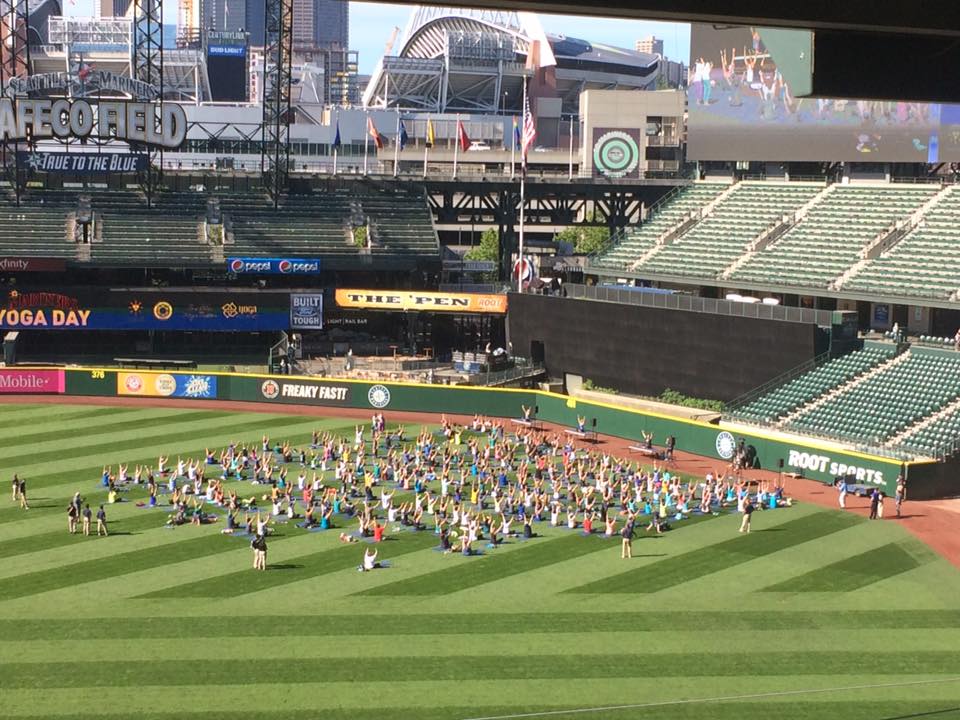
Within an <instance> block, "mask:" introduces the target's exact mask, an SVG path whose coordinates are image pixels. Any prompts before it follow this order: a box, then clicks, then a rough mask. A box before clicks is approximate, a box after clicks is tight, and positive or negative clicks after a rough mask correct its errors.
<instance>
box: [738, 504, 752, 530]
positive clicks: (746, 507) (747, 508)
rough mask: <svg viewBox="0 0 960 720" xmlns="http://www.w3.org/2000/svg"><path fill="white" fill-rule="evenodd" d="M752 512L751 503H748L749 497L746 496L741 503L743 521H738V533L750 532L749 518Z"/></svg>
mask: <svg viewBox="0 0 960 720" xmlns="http://www.w3.org/2000/svg"><path fill="white" fill-rule="evenodd" d="M753 510H754V507H753V503H752V502H751V501H750V497H749V496H748V497H747V498H746V499H745V500H744V501H743V520H741V521H740V532H742V533H749V532H750V518H751V516H752V515H753Z"/></svg>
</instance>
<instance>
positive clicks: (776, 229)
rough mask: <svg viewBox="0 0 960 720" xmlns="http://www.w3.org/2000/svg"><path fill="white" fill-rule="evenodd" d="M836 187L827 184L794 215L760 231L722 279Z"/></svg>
mask: <svg viewBox="0 0 960 720" xmlns="http://www.w3.org/2000/svg"><path fill="white" fill-rule="evenodd" d="M836 187H837V185H836V184H832V185H827V186H825V187H824V188H823V190H821V191H820V192H818V193H817V194H816V195H814V196H813V197H812V198H810V200H809V201H808V202H807V203H806V204H805V205H803V206H801V207H800V208H798V209H797V211H796V212H795V213H793V214H792V215H791V214H789V213H788V214H786V215H784V216H783V217H781V218H780V219H779V220H777V221H775V222H774V224H773V225H771V226H770V227H769V228H767V229H766V230H764V231H763V232H762V233H760V235H758V236H757V237H756V238H755V239H754V241H753V242H752V243H750V245H749V246H748V247H747V251H746V252H745V253H744V254H743V255H741V256H740V257H738V258H737V259H736V260H734V261H733V263H731V264H730V265H729V266H728V267H727V268H726V270H724V271H723V272H722V273H720V278H721V279H722V280H727V279H728V278H730V277H731V276H732V275H733V274H734V273H736V272H737V270H739V269H740V268H742V267H743V266H744V265H746V264H747V263H749V262H750V261H751V260H753V258H754V257H756V255H757V253H759V252H762V251H763V250H766V249H767V248H768V247H770V246H771V245H773V243H775V242H776V241H777V240H779V239H780V238H781V237H783V235H785V234H786V233H787V232H789V231H790V229H791V228H793V226H794V225H796V224H797V223H799V222H802V221H803V218H805V217H806V216H807V215H808V214H809V213H810V211H811V210H812V209H813V208H815V207H817V205H819V204H820V203H822V202H824V200H825V199H826V198H827V197H829V195H830V193H832V192H833V191H834V190H835V189H836Z"/></svg>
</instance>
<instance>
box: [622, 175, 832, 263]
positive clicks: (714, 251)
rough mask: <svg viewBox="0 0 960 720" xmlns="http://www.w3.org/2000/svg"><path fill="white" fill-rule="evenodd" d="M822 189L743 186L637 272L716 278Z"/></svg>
mask: <svg viewBox="0 0 960 720" xmlns="http://www.w3.org/2000/svg"><path fill="white" fill-rule="evenodd" d="M822 190H823V187H822V186H814V185H789V184H786V183H741V184H739V185H738V186H737V187H736V188H735V189H734V190H733V191H732V192H731V193H730V194H729V195H728V196H726V197H725V198H724V199H723V200H722V201H721V202H720V203H719V204H718V205H717V206H716V208H715V209H714V211H713V212H712V213H711V214H710V215H708V216H707V217H706V218H704V219H703V220H701V221H700V222H699V223H697V224H696V225H694V226H693V227H692V228H691V229H690V230H689V231H688V232H686V233H684V234H683V235H681V236H680V237H679V238H678V239H677V240H675V241H674V242H673V243H672V244H670V245H667V246H665V247H664V248H663V250H661V251H660V252H658V253H656V254H655V255H653V256H652V257H651V258H650V259H649V260H647V261H646V262H645V263H643V265H641V266H640V267H639V268H638V271H639V272H643V271H650V272H651V273H658V274H666V275H693V276H698V277H710V278H715V277H716V276H717V275H718V274H720V273H721V272H722V271H723V270H725V269H726V268H727V267H729V266H730V264H731V263H733V262H734V261H735V260H736V259H737V258H739V257H740V256H741V255H743V254H744V252H746V250H747V248H748V246H749V245H750V243H751V242H752V241H753V240H754V239H755V238H756V237H757V236H758V235H760V234H761V233H762V232H763V231H764V230H766V229H767V228H769V227H771V226H773V225H774V224H775V223H776V222H777V221H778V220H780V218H782V217H783V215H784V214H786V213H793V212H796V210H797V209H799V208H800V207H801V206H802V205H804V204H805V203H806V202H807V201H808V200H811V199H812V198H813V197H814V195H816V194H817V193H818V192H820V191H822Z"/></svg>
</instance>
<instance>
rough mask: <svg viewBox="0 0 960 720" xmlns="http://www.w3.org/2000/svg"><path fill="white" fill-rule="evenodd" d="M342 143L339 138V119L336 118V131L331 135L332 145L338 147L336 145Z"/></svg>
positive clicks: (338, 145)
mask: <svg viewBox="0 0 960 720" xmlns="http://www.w3.org/2000/svg"><path fill="white" fill-rule="evenodd" d="M342 144H343V143H342V142H341V140H340V120H337V132H336V133H334V135H333V146H334V147H335V148H338V147H340V146H341V145H342Z"/></svg>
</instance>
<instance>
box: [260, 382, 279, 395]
mask: <svg viewBox="0 0 960 720" xmlns="http://www.w3.org/2000/svg"><path fill="white" fill-rule="evenodd" d="M260 393H261V394H262V395H263V396H264V397H265V398H266V399H267V400H273V399H274V398H276V397H277V396H278V395H279V394H280V385H278V384H277V381H276V380H264V381H263V384H262V385H261V386H260Z"/></svg>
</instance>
